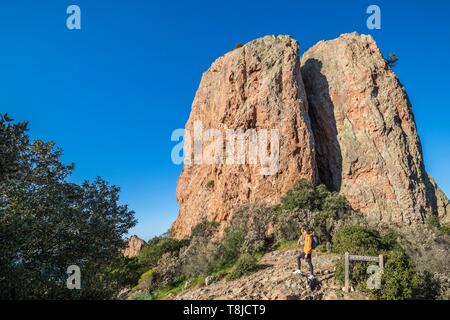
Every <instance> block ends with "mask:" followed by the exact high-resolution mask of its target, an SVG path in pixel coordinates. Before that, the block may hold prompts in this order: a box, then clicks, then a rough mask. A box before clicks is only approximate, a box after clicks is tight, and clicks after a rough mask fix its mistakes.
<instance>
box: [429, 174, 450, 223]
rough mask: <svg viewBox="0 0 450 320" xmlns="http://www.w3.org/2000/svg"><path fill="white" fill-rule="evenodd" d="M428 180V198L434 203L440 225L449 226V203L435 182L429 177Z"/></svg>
mask: <svg viewBox="0 0 450 320" xmlns="http://www.w3.org/2000/svg"><path fill="white" fill-rule="evenodd" d="M428 177H429V180H430V188H429V189H430V192H431V195H430V198H431V199H433V201H435V203H436V211H437V215H438V217H439V220H440V221H441V223H444V224H450V201H449V200H448V198H447V196H446V195H445V193H444V192H443V191H442V190H441V188H439V186H438V185H437V183H436V181H434V179H433V178H432V177H431V176H428Z"/></svg>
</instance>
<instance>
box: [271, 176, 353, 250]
mask: <svg viewBox="0 0 450 320" xmlns="http://www.w3.org/2000/svg"><path fill="white" fill-rule="evenodd" d="M348 211H349V209H348V205H347V201H346V199H345V198H344V197H343V196H341V195H339V194H338V193H334V192H329V191H328V190H327V188H326V187H325V186H324V185H319V186H317V187H315V186H313V185H312V184H311V183H310V182H308V181H306V180H300V181H298V182H297V183H296V185H295V187H294V188H293V189H291V190H289V191H288V193H287V194H286V196H284V197H283V198H282V199H281V204H280V206H279V208H278V211H277V215H276V217H277V220H276V225H275V234H276V237H277V241H286V240H287V241H289V240H294V239H295V238H298V237H299V229H300V227H301V225H303V224H307V225H308V226H309V227H310V228H311V229H313V230H314V232H315V234H316V235H317V236H318V237H319V238H320V239H321V241H322V242H325V241H330V240H331V236H332V234H333V231H334V229H335V226H336V223H337V221H338V220H339V219H342V218H344V216H345V214H346V213H347V212H348Z"/></svg>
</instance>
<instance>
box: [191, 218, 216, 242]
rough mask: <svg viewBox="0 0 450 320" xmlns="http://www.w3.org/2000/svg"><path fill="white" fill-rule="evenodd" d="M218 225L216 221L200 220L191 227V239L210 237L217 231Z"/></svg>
mask: <svg viewBox="0 0 450 320" xmlns="http://www.w3.org/2000/svg"><path fill="white" fill-rule="evenodd" d="M218 226H219V224H218V223H217V222H213V221H207V220H205V221H202V222H200V223H199V224H197V225H196V226H195V227H194V229H192V232H191V239H192V238H196V237H204V238H211V237H212V236H213V235H214V234H215V233H216V232H217V228H218Z"/></svg>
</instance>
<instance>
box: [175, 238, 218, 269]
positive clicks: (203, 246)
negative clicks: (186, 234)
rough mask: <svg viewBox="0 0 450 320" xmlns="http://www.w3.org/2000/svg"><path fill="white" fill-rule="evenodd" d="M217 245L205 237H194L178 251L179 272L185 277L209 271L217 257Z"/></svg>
mask: <svg viewBox="0 0 450 320" xmlns="http://www.w3.org/2000/svg"><path fill="white" fill-rule="evenodd" d="M218 248H219V246H218V244H217V243H214V242H212V241H211V239H210V238H207V237H194V238H192V239H191V243H190V244H189V246H188V247H186V248H184V249H183V250H182V251H181V252H180V258H181V261H182V268H181V272H182V273H183V275H184V276H186V277H192V276H198V275H201V274H204V273H208V272H210V271H211V270H212V269H213V268H214V267H215V265H216V264H217V260H218V259H219V250H218Z"/></svg>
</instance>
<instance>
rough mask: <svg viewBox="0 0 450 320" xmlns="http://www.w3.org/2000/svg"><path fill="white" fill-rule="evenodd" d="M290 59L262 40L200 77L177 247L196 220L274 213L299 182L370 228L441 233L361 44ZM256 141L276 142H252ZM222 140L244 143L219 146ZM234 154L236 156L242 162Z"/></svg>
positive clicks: (385, 88)
mask: <svg viewBox="0 0 450 320" xmlns="http://www.w3.org/2000/svg"><path fill="white" fill-rule="evenodd" d="M298 50H299V45H298V43H297V42H296V41H295V40H293V39H292V38H290V37H288V36H278V37H274V36H267V37H264V38H261V39H257V40H254V41H252V42H250V43H248V44H246V45H244V46H243V47H240V48H237V49H235V50H233V51H231V52H229V53H228V54H226V55H225V56H223V57H221V58H219V59H218V60H216V61H215V62H214V63H213V64H212V66H211V67H210V68H209V69H208V70H207V71H206V72H205V73H204V74H203V77H202V80H201V83H200V87H199V89H198V91H197V94H196V96H195V99H194V102H193V105H192V111H191V114H190V117H189V120H188V122H187V124H186V137H185V154H186V159H185V160H186V162H185V165H184V168H183V171H182V173H181V176H180V178H179V181H178V187H177V200H178V202H179V205H180V209H179V215H178V218H177V220H176V221H175V223H174V224H173V225H172V230H171V231H172V234H173V235H174V236H175V237H176V238H184V237H187V236H189V234H190V232H191V230H192V228H193V227H194V226H196V225H197V224H198V223H200V222H202V221H203V220H209V221H216V222H219V223H221V225H222V226H225V225H226V223H227V221H229V220H230V217H231V216H232V214H233V212H234V211H235V210H236V209H237V208H238V207H241V206H244V205H247V204H250V203H256V202H267V203H268V204H274V203H276V202H278V200H279V199H280V198H281V197H282V196H283V195H284V194H285V193H286V192H287V191H288V190H289V189H290V188H291V187H292V186H293V185H294V183H295V182H296V181H297V180H299V179H302V178H304V179H307V180H310V181H312V182H313V183H316V182H319V181H320V182H322V183H325V184H326V185H327V186H328V187H329V188H330V189H331V190H334V191H339V192H340V193H341V194H343V195H344V196H345V197H346V198H347V199H348V201H349V203H350V204H351V206H352V208H353V209H354V210H355V211H358V212H361V213H363V214H364V215H365V216H367V217H368V218H370V219H373V220H376V221H377V222H384V223H391V224H398V225H410V224H414V223H417V222H420V221H423V220H424V218H425V217H426V215H427V214H438V215H439V217H440V218H441V220H442V221H444V222H448V221H449V219H450V218H449V214H448V211H449V201H448V199H447V197H446V196H445V194H444V193H443V192H442V191H441V190H440V189H439V188H438V187H437V185H436V183H435V182H434V181H433V180H432V179H431V178H429V176H428V174H427V173H426V171H425V168H424V163H423V158H422V151H421V144H420V140H419V136H418V133H417V128H416V124H415V121H414V116H413V113H412V107H411V104H410V102H409V99H408V96H407V94H406V92H405V90H404V88H403V86H402V85H401V83H400V81H399V80H398V78H397V77H396V75H395V74H394V72H393V71H392V70H391V68H390V67H389V66H388V65H387V63H386V62H385V60H384V58H383V56H382V54H381V52H380V49H379V48H378V46H377V45H376V43H375V41H374V40H373V39H372V37H370V36H364V35H359V34H357V33H352V34H346V35H342V36H341V37H339V38H338V39H335V40H331V41H321V42H319V43H318V44H317V45H315V46H313V47H312V48H311V49H309V50H308V51H307V52H306V53H305V54H304V55H303V57H302V58H301V64H300V62H299V59H298V56H297V54H298ZM300 66H301V67H300ZM206 129H215V130H213V131H205V130H206ZM239 130H241V131H239ZM264 130H268V131H269V134H268V136H270V134H271V133H272V131H275V132H276V133H278V135H279V139H278V140H277V139H275V140H270V138H267V136H266V139H264V137H259V136H258V133H259V132H261V131H264ZM230 131H231V132H234V133H236V132H246V133H247V135H243V138H242V137H241V138H237V139H235V136H233V135H232V137H234V138H232V139H228V133H229V132H230ZM269 140H270V143H268V144H267V145H265V146H264V145H263V146H262V147H261V145H260V143H261V142H264V141H266V142H267V141H269ZM277 142H278V144H277ZM239 146H241V147H242V146H244V147H242V148H240V147H239ZM278 146H279V153H278V154H276V153H274V152H273V150H274V149H273V147H275V149H277V147H278ZM252 148H253V149H252ZM255 148H256V149H258V148H259V149H258V150H260V151H261V150H262V151H267V153H268V154H269V153H271V154H272V155H273V154H276V155H278V156H279V157H278V160H279V161H278V162H277V163H276V165H273V163H272V165H269V168H267V161H261V160H264V159H266V158H267V157H263V156H261V155H262V154H264V152H262V153H261V154H258V155H257V157H253V158H252V156H250V154H251V150H254V149H255ZM236 150H246V151H245V155H244V157H243V158H244V159H245V160H246V161H244V163H243V162H239V161H236V159H237V158H239V157H236V155H235V153H233V152H235V151H236ZM268 151H270V152H268ZM229 153H231V154H232V156H231V157H228V156H229ZM238 153H239V152H238ZM275 158H276V157H275ZM230 159H231V161H230Z"/></svg>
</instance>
